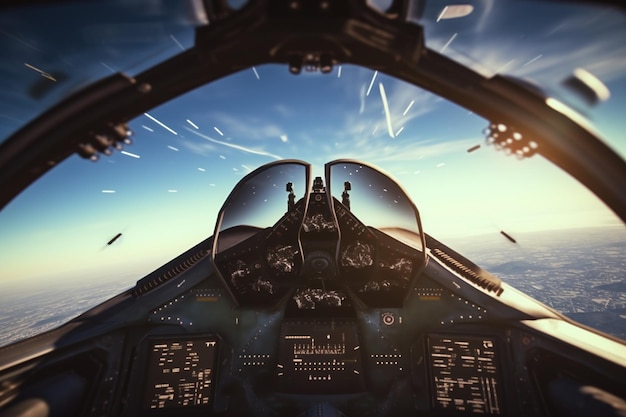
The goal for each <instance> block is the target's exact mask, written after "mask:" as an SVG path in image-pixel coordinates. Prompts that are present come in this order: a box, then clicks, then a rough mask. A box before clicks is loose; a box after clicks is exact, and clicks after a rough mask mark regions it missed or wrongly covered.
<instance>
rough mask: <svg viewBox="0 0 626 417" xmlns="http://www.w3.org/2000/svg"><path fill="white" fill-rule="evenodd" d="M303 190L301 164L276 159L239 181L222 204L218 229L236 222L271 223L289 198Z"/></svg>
mask: <svg viewBox="0 0 626 417" xmlns="http://www.w3.org/2000/svg"><path fill="white" fill-rule="evenodd" d="M289 184H290V185H289ZM288 188H289V189H288ZM305 193H306V166H305V165H303V164H300V163H280V164H276V165H270V166H269V167H267V168H264V170H263V171H262V172H257V171H255V172H253V173H252V174H250V175H249V176H248V177H247V179H244V180H243V181H241V183H240V184H239V185H238V187H237V188H236V189H235V190H234V191H233V192H232V193H231V195H230V196H229V197H228V199H227V201H226V203H225V204H224V206H223V207H222V211H221V213H220V216H219V218H220V220H221V222H220V224H219V232H222V231H224V230H226V229H229V228H232V227H233V226H240V225H246V226H252V227H257V228H266V227H269V226H272V225H273V224H274V223H275V222H276V221H277V220H278V219H280V218H281V217H282V216H283V215H284V214H285V213H286V212H287V211H288V207H289V204H290V201H293V200H296V199H300V198H302V197H303V196H304V194H305Z"/></svg>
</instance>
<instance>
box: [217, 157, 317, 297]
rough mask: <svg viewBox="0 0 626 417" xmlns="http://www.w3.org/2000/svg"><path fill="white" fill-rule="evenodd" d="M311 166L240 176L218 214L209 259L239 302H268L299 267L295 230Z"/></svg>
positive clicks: (281, 165)
mask: <svg viewBox="0 0 626 417" xmlns="http://www.w3.org/2000/svg"><path fill="white" fill-rule="evenodd" d="M309 172H310V165H309V164H307V163H305V162H302V161H295V160H287V161H281V162H277V163H272V164H268V165H264V166H262V167H260V168H258V169H257V170H255V171H253V172H251V173H250V174H248V175H247V176H246V177H245V178H243V179H242V180H241V181H240V182H239V184H237V186H236V187H235V189H234V190H233V191H232V192H231V194H230V195H229V196H228V198H227V199H226V202H225V203H224V205H223V206H222V209H221V210H220V212H219V214H218V218H217V224H216V226H215V234H214V241H213V248H212V253H211V256H212V261H213V265H214V267H215V268H216V270H217V272H218V273H219V274H220V275H221V277H222V278H223V280H224V282H225V283H226V285H227V286H228V288H229V289H230V291H231V292H232V293H233V295H234V296H235V299H237V300H238V301H239V302H242V301H245V302H248V303H252V304H254V303H257V302H258V303H260V302H267V301H268V299H277V298H279V297H281V296H282V295H283V294H284V293H285V291H286V288H284V287H285V286H284V285H282V284H283V283H284V282H285V280H284V279H283V278H284V277H286V276H293V277H297V276H298V275H299V274H300V269H301V267H302V261H303V259H302V250H301V248H300V240H299V236H298V234H299V231H300V225H301V224H302V221H303V219H304V214H305V210H306V201H307V200H308V190H309V186H308V184H309V177H310V174H309Z"/></svg>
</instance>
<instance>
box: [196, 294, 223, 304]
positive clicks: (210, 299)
mask: <svg viewBox="0 0 626 417" xmlns="http://www.w3.org/2000/svg"><path fill="white" fill-rule="evenodd" d="M218 300H219V298H218V297H208V296H198V297H196V301H199V302H201V303H214V302H216V301H218Z"/></svg>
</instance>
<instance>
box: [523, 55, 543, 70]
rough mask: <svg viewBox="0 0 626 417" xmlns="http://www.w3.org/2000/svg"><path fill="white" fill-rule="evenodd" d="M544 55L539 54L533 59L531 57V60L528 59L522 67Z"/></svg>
mask: <svg viewBox="0 0 626 417" xmlns="http://www.w3.org/2000/svg"><path fill="white" fill-rule="evenodd" d="M542 56H543V55H541V54H540V55H537V56H536V57H534V58H533V59H531V60H530V61H528V62H527V63H525V64H524V65H522V67H525V66H526V65H530V64H532V63H533V62H535V61H537V60H538V59H540V58H541V57H542Z"/></svg>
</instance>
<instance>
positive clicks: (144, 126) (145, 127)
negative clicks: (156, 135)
mask: <svg viewBox="0 0 626 417" xmlns="http://www.w3.org/2000/svg"><path fill="white" fill-rule="evenodd" d="M141 127H143V128H144V129H146V130H147V131H148V132H154V129H151V128H149V127H148V126H146V125H141Z"/></svg>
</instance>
